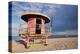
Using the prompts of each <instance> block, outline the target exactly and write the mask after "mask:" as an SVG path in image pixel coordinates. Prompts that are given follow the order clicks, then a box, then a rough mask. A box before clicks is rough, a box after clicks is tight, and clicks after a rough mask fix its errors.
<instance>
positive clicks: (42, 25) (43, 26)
mask: <svg viewBox="0 0 80 54" xmlns="http://www.w3.org/2000/svg"><path fill="white" fill-rule="evenodd" d="M41 21H42V22H41V23H42V24H41V34H44V33H45V25H44V23H45V21H44V20H43V19H41Z"/></svg>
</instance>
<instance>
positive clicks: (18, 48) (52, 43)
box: [12, 37, 78, 53]
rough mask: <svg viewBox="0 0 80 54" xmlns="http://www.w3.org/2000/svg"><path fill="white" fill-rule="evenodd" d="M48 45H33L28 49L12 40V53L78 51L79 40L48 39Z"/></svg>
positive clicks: (74, 38) (73, 38)
mask: <svg viewBox="0 0 80 54" xmlns="http://www.w3.org/2000/svg"><path fill="white" fill-rule="evenodd" d="M47 41H48V45H47V46H44V45H41V44H40V45H39V44H38V45H31V47H30V48H28V49H26V48H25V47H24V46H23V45H22V44H19V43H17V42H16V41H15V40H12V52H13V53H15V52H33V51H52V50H66V49H77V48H78V38H77V37H71V38H53V39H48V40H47Z"/></svg>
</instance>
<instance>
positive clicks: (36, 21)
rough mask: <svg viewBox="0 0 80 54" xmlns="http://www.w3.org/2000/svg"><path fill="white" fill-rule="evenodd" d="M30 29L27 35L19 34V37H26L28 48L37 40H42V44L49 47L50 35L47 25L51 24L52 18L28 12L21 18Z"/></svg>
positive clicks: (27, 30) (27, 29)
mask: <svg viewBox="0 0 80 54" xmlns="http://www.w3.org/2000/svg"><path fill="white" fill-rule="evenodd" d="M21 19H22V20H24V21H25V22H26V23H27V25H28V27H27V28H26V33H19V36H26V37H27V38H26V39H27V46H29V45H30V44H31V43H30V42H31V41H33V44H34V43H35V40H36V39H39V40H40V43H41V44H43V45H44V46H47V38H48V35H49V34H48V33H46V31H45V30H46V28H45V24H47V23H49V22H50V18H49V17H48V16H47V15H45V14H42V13H38V12H27V13H24V14H23V15H22V16H21Z"/></svg>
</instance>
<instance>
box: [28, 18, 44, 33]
mask: <svg viewBox="0 0 80 54" xmlns="http://www.w3.org/2000/svg"><path fill="white" fill-rule="evenodd" d="M41 23H42V24H41V34H44V33H45V25H44V23H45V21H44V20H43V19H41ZM35 32H36V18H30V19H29V20H28V33H30V34H35Z"/></svg>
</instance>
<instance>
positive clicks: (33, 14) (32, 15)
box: [21, 12, 50, 23]
mask: <svg viewBox="0 0 80 54" xmlns="http://www.w3.org/2000/svg"><path fill="white" fill-rule="evenodd" d="M29 18H42V19H44V20H45V23H48V22H50V18H49V17H48V16H47V15H45V14H42V13H39V12H26V13H23V14H22V16H21V19H23V20H24V21H26V22H28V19H29Z"/></svg>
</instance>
